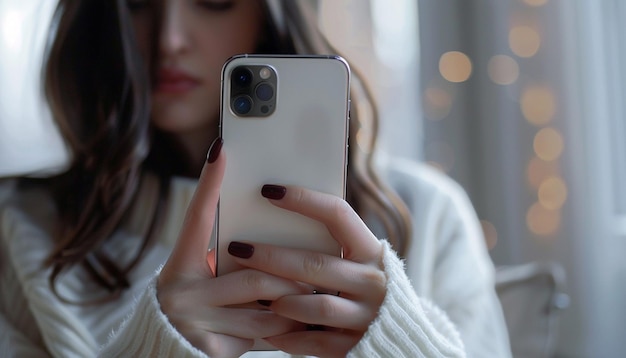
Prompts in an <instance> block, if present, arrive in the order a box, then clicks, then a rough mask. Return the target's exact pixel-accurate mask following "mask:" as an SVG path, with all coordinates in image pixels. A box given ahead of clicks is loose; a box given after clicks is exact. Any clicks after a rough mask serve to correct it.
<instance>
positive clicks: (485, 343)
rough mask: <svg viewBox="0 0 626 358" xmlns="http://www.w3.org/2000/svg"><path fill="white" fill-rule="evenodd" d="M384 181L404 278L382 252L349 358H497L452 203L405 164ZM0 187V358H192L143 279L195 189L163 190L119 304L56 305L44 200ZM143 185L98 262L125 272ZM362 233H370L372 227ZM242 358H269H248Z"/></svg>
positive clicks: (497, 315)
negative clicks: (393, 195) (399, 236)
mask: <svg viewBox="0 0 626 358" xmlns="http://www.w3.org/2000/svg"><path fill="white" fill-rule="evenodd" d="M385 172H386V173H387V176H388V179H389V181H390V182H391V183H392V185H393V186H394V187H395V188H396V190H397V191H398V192H399V194H400V195H401V196H402V197H403V199H405V201H406V202H407V204H408V205H409V208H410V209H411V212H412V214H413V240H412V242H411V244H410V245H409V247H408V249H407V254H406V258H407V266H406V267H405V266H404V265H403V262H402V261H401V260H399V259H398V257H397V256H396V254H395V253H394V251H393V250H392V249H391V248H390V247H389V245H388V244H387V243H385V256H384V267H385V272H386V274H387V276H388V284H387V295H386V297H385V300H384V302H383V305H382V307H381V309H380V312H379V315H378V317H377V318H376V319H375V321H374V322H372V324H371V325H370V327H369V329H368V331H367V332H366V334H365V336H364V337H363V338H362V339H361V341H360V342H359V343H358V344H357V346H355V347H354V348H353V349H352V351H351V352H350V353H349V356H350V357H368V358H369V357H390V358H391V357H393V358H396V357H398V358H399V357H463V356H470V357H509V356H510V350H509V345H508V338H507V334H506V328H505V325H504V321H503V318H502V313H501V308H500V305H499V302H498V300H497V298H496V296H495V292H494V287H493V284H494V283H493V267H492V264H491V262H490V260H489V257H488V255H487V252H486V249H485V245H484V240H483V238H482V235H481V231H480V227H479V225H478V223H477V220H476V217H475V214H474V212H473V210H472V208H471V205H470V203H469V201H468V199H467V197H466V196H465V194H464V193H463V191H462V190H461V189H460V188H459V187H458V186H457V185H456V184H454V183H453V182H452V181H451V180H449V179H448V178H446V177H444V176H443V175H441V174H439V173H437V172H435V171H433V170H431V169H428V168H426V167H423V166H420V165H417V164H415V163H413V162H409V161H395V162H392V163H389V164H388V168H386V170H385ZM13 184H14V183H13V182H11V181H5V182H1V183H0V255H1V257H0V277H1V281H0V332H2V334H1V335H0V357H49V356H54V357H93V356H103V357H118V356H124V357H204V355H203V354H202V353H201V352H200V351H198V350H196V349H195V348H194V347H192V346H191V345H190V344H189V343H188V342H187V341H186V340H185V339H184V338H183V337H182V336H181V335H180V334H179V333H178V332H177V331H176V330H175V329H174V328H173V327H172V325H171V324H170V323H169V321H168V319H167V317H166V316H165V315H164V314H163V313H162V312H161V310H160V307H159V303H158V301H157V299H156V293H155V284H154V283H155V276H156V272H157V271H158V268H159V267H160V266H161V265H162V264H163V263H164V262H165V260H166V259H167V257H168V254H169V252H170V250H171V248H172V245H173V243H174V240H175V239H176V237H177V234H178V230H179V228H180V226H181V224H182V219H183V216H184V213H185V208H186V207H187V205H188V203H189V200H190V198H191V196H192V195H193V190H194V188H195V183H194V182H193V181H190V180H186V179H177V180H175V181H174V182H173V186H172V189H171V194H170V198H169V199H168V204H167V209H166V210H167V211H166V216H165V218H166V219H165V220H164V222H162V223H161V226H160V229H159V235H158V240H157V243H156V244H155V245H154V246H153V247H151V248H150V249H149V251H148V252H147V254H146V255H145V257H144V258H143V260H142V261H141V262H140V264H139V265H138V266H137V267H136V268H135V269H134V270H133V271H132V273H131V275H130V281H131V288H130V289H129V290H127V291H126V292H124V294H123V295H122V296H121V297H119V299H117V300H115V301H112V302H108V303H104V304H99V305H92V306H83V305H75V304H67V303H64V302H63V301H61V300H59V298H58V297H57V296H55V295H54V294H53V293H52V291H51V290H50V287H49V285H48V274H49V270H48V269H46V268H42V267H41V263H42V261H43V260H44V258H45V257H46V255H47V253H48V252H49V250H50V249H51V246H52V241H51V237H50V232H51V231H52V230H53V226H54V224H55V217H56V211H55V209H54V207H53V205H52V202H51V200H50V198H49V196H48V194H47V193H46V192H44V191H43V190H40V189H28V190H21V189H20V190H17V189H16V188H15V187H14V186H13ZM155 189H156V185H155V182H154V181H152V180H150V179H146V180H144V183H143V185H142V188H141V192H140V195H139V197H138V198H139V199H138V201H137V202H136V204H135V207H134V210H133V211H132V215H130V216H129V217H128V218H126V221H125V224H124V225H123V226H122V229H120V230H119V231H118V232H117V233H116V234H115V235H114V237H112V238H111V240H110V242H109V243H108V244H107V247H106V250H107V251H108V253H109V254H110V255H111V256H112V257H116V258H118V259H119V260H122V261H124V260H128V259H129V258H131V257H132V256H133V253H134V250H135V249H136V248H137V244H138V242H139V241H140V240H139V237H140V235H141V233H143V232H145V229H146V226H147V225H148V222H149V218H150V217H151V210H152V208H154V207H155V200H156V196H155V195H154V193H155ZM372 227H373V228H375V227H376V225H372ZM58 291H59V293H60V294H61V295H62V297H65V298H67V299H70V300H76V301H84V300H86V299H90V298H96V297H98V295H100V294H101V293H100V292H101V291H100V290H99V289H98V288H97V286H96V285H95V284H94V283H93V282H91V280H90V279H89V277H88V275H87V274H86V273H85V272H84V271H83V270H82V269H80V268H75V269H72V270H71V271H69V272H68V273H67V274H66V275H64V276H63V277H62V279H61V280H60V281H59V283H58ZM245 356H246V357H248V356H250V357H281V356H287V355H286V354H284V353H280V352H251V353H247V354H246V355H245Z"/></svg>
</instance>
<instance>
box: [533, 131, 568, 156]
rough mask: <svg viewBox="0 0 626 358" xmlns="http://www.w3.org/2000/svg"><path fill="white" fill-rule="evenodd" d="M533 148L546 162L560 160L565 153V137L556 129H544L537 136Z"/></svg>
mask: <svg viewBox="0 0 626 358" xmlns="http://www.w3.org/2000/svg"><path fill="white" fill-rule="evenodd" d="M533 148H534V150H535V154H536V155H537V156H538V157H539V158H541V159H543V160H545V161H548V162H549V161H553V160H556V159H559V157H560V156H561V153H563V136H562V135H561V133H559V131H557V130H556V129H554V128H550V127H548V128H543V129H541V130H540V131H539V132H537V134H536V135H535V139H534V141H533Z"/></svg>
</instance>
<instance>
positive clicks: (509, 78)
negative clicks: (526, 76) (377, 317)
mask: <svg viewBox="0 0 626 358" xmlns="http://www.w3.org/2000/svg"><path fill="white" fill-rule="evenodd" d="M487 73H488V74H489V78H490V79H491V80H492V81H493V82H494V83H496V84H499V85H510V84H512V83H514V82H515V81H517V79H518V77H519V65H518V64H517V61H515V60H514V59H513V58H512V57H510V56H506V55H496V56H493V57H492V58H491V59H490V60H489V63H488V64H487Z"/></svg>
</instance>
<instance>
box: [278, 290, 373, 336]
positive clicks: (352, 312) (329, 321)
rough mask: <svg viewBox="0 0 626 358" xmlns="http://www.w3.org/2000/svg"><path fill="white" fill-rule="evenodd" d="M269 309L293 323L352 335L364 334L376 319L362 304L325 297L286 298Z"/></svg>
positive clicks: (336, 297)
mask: <svg viewBox="0 0 626 358" xmlns="http://www.w3.org/2000/svg"><path fill="white" fill-rule="evenodd" d="M270 307H271V310H272V312H274V313H276V314H278V315H280V316H283V317H286V318H289V319H292V320H295V321H300V322H306V323H308V324H314V325H322V326H328V327H334V328H344V329H350V330H355V331H365V330H366V329H367V327H369V325H370V323H371V322H372V321H373V320H374V319H375V318H376V310H375V309H370V308H369V306H368V305H366V304H365V303H363V302H356V301H352V300H348V299H345V298H343V297H338V296H335V295H326V294H319V295H291V296H285V297H281V298H279V299H277V300H275V301H274V302H273V303H272V305H271V306H270Z"/></svg>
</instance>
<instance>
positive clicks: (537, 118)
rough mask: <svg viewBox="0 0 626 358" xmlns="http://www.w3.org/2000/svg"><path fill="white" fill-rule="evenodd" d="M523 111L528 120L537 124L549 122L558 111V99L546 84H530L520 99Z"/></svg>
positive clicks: (541, 124)
mask: <svg viewBox="0 0 626 358" xmlns="http://www.w3.org/2000/svg"><path fill="white" fill-rule="evenodd" d="M520 107H521V109H522V113H523V114H524V117H525V118H526V120H527V121H528V122H530V123H531V124H534V125H536V126H543V125H546V124H548V123H549V122H550V121H551V120H552V118H553V117H554V114H555V112H556V100H555V98H554V94H553V93H552V90H550V89H549V88H547V87H544V86H530V87H527V88H526V89H525V90H524V92H523V93H522V97H521V99H520Z"/></svg>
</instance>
